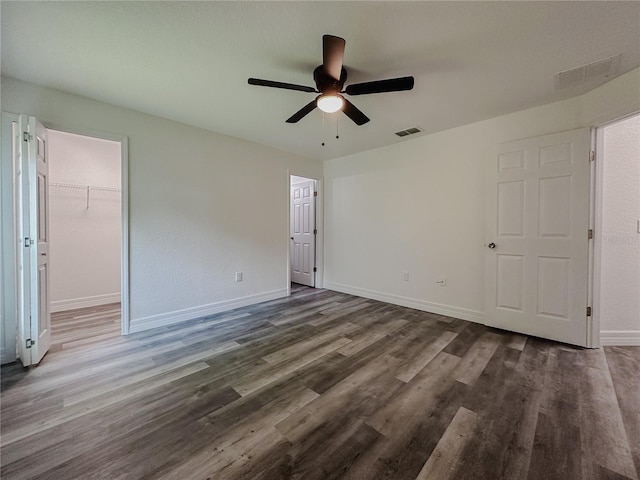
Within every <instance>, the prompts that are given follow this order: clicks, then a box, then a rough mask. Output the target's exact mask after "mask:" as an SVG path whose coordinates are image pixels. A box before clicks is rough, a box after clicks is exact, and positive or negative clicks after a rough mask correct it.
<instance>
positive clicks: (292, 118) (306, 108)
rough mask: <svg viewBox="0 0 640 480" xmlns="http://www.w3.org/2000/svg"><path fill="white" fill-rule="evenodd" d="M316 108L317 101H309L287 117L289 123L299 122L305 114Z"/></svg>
mask: <svg viewBox="0 0 640 480" xmlns="http://www.w3.org/2000/svg"><path fill="white" fill-rule="evenodd" d="M314 108H316V101H315V100H313V101H311V102H309V103H307V104H306V105H305V106H304V107H302V108H301V109H300V110H298V111H297V112H296V113H294V114H293V115H291V116H290V117H289V118H287V123H297V122H299V121H300V120H301V119H302V118H303V117H304V116H305V115H308V114H309V113H311V112H312V111H313V109H314Z"/></svg>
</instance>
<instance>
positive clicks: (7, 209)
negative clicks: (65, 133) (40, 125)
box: [0, 112, 19, 365]
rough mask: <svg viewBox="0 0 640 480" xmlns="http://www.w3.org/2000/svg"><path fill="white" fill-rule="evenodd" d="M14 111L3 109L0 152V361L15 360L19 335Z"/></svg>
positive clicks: (3, 362) (17, 117)
mask: <svg viewBox="0 0 640 480" xmlns="http://www.w3.org/2000/svg"><path fill="white" fill-rule="evenodd" d="M18 120H19V116H18V115H16V114H15V113H8V112H2V131H1V133H0V136H1V137H2V142H1V143H2V151H1V152H0V159H1V163H0V184H1V185H2V188H1V189H0V192H1V195H0V219H1V222H0V271H1V272H2V274H1V275H0V305H1V307H0V323H2V325H1V327H0V330H1V331H2V335H1V337H2V338H1V340H0V341H1V342H2V343H1V344H0V363H2V364H3V365H4V364H5V363H10V362H15V361H16V359H17V358H18V351H17V348H16V342H17V335H18V285H17V284H18V266H17V255H18V247H17V244H16V238H17V225H16V222H17V217H16V209H17V202H16V195H17V194H18V190H17V188H16V175H17V172H16V168H15V165H14V158H13V151H12V147H13V138H12V136H13V130H12V124H13V122H18Z"/></svg>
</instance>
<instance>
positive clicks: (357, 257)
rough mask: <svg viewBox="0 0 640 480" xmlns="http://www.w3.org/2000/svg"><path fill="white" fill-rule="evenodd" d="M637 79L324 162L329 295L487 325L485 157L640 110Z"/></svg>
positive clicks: (635, 76) (632, 75)
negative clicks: (498, 148) (501, 147)
mask: <svg viewBox="0 0 640 480" xmlns="http://www.w3.org/2000/svg"><path fill="white" fill-rule="evenodd" d="M639 79H640V76H639V75H638V70H635V71H633V72H630V73H629V74H626V75H624V76H622V77H619V78H618V79H615V80H613V81H611V82H609V83H607V84H605V85H604V86H602V87H600V88H599V89H598V91H593V92H590V93H589V94H587V95H584V96H582V97H577V98H573V99H570V100H566V101H562V102H557V103H552V104H548V105H544V106H540V107H536V108H532V109H529V110H525V111H521V112H517V113H514V114H510V115H505V116H502V117H498V118H494V119H491V120H486V121H482V122H478V123H475V124H472V125H467V126H464V127H460V128H455V129H451V130H447V131H444V132H439V133H435V134H431V135H426V136H423V137H419V138H416V139H407V141H406V142H403V143H399V144H395V145H392V146H388V147H383V148H378V149H375V150H370V151H367V152H362V153H359V154H355V155H350V156H347V157H343V158H338V159H334V160H329V161H326V162H325V163H324V175H325V202H326V204H325V207H326V210H325V217H324V218H325V220H324V221H325V223H324V226H325V283H324V284H325V287H327V288H331V289H335V290H339V291H344V292H349V293H354V294H358V295H363V296H366V297H371V298H377V299H380V300H386V301H389V302H393V303H398V304H401V305H407V306H410V307H414V308H419V309H423V310H427V311H431V312H436V313H441V314H446V315H451V316H453V317H458V318H463V319H467V320H473V321H482V320H483V317H484V312H483V310H484V253H485V252H484V247H483V243H484V242H485V238H484V232H485V205H484V188H485V187H484V178H485V175H484V173H485V172H484V165H485V159H486V156H487V152H488V151H489V150H490V149H491V148H492V147H493V146H494V145H496V144H498V143H502V142H507V141H512V140H517V139H522V138H528V137H534V136H538V135H543V134H548V133H554V132H559V131H563V130H571V129H575V128H579V127H584V126H590V125H593V124H594V122H596V121H598V122H601V121H606V120H611V119H613V118H617V117H620V116H622V115H624V114H628V113H629V112H633V111H637V110H640V91H639V90H638V85H639V84H640V80H639ZM607 100H609V101H607ZM426 108H428V106H427V107H426ZM469 108H473V106H472V105H470V106H469ZM603 112H604V113H603ZM585 201H586V199H585ZM404 271H408V272H409V281H408V282H406V281H403V279H402V278H403V277H402V272H404ZM440 276H445V277H446V279H447V285H446V287H440V286H439V285H437V284H436V283H435V282H436V280H438V278H439V277H440Z"/></svg>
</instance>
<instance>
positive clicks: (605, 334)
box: [600, 330, 640, 347]
mask: <svg viewBox="0 0 640 480" xmlns="http://www.w3.org/2000/svg"><path fill="white" fill-rule="evenodd" d="M600 344H601V345H602V346H605V345H617V346H625V347H640V330H604V331H602V332H600Z"/></svg>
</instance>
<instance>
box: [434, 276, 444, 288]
mask: <svg viewBox="0 0 640 480" xmlns="http://www.w3.org/2000/svg"><path fill="white" fill-rule="evenodd" d="M436 283H437V284H438V285H440V286H441V287H446V286H447V277H438V280H436Z"/></svg>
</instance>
